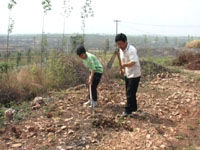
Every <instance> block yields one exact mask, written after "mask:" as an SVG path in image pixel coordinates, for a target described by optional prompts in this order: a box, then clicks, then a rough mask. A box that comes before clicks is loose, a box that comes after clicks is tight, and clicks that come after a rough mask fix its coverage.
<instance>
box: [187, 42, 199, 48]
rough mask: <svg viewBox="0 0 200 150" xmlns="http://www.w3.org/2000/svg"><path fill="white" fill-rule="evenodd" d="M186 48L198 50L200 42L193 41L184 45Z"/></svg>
mask: <svg viewBox="0 0 200 150" xmlns="http://www.w3.org/2000/svg"><path fill="white" fill-rule="evenodd" d="M186 47H187V48H200V40H194V41H191V42H189V43H187V44H186Z"/></svg>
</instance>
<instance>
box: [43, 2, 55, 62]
mask: <svg viewBox="0 0 200 150" xmlns="http://www.w3.org/2000/svg"><path fill="white" fill-rule="evenodd" d="M42 6H43V22H42V41H41V64H42V62H43V53H44V52H45V54H46V55H45V57H46V58H45V59H47V46H48V44H47V35H45V27H44V24H45V16H46V15H47V13H48V12H49V11H50V10H51V7H52V5H51V1H50V0H42Z"/></svg>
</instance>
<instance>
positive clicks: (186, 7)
mask: <svg viewBox="0 0 200 150" xmlns="http://www.w3.org/2000/svg"><path fill="white" fill-rule="evenodd" d="M16 1H17V3H18V4H17V5H16V6H15V7H14V9H13V11H12V14H11V16H12V18H13V19H14V20H15V25H14V30H13V33H12V34H40V33H41V32H42V17H43V10H42V6H41V0H16ZM51 1H52V5H53V7H52V11H50V12H49V13H48V14H47V16H46V17H45V32H46V33H62V31H63V17H62V15H61V14H62V1H63V0H51ZM83 1H84V0H71V5H72V6H73V11H72V13H71V15H70V17H69V18H67V23H66V33H81V21H80V12H81V6H82V4H83ZM7 4H8V0H0V34H6V32H7V24H8V9H7ZM92 7H93V10H94V17H92V18H89V19H87V20H86V29H85V33H88V34H91V33H98V34H115V23H114V20H115V19H118V20H120V21H121V22H120V23H119V31H118V32H123V33H126V34H128V35H144V34H151V35H168V36H187V35H191V36H200V11H199V10H200V0H123V1H120V0H92Z"/></svg>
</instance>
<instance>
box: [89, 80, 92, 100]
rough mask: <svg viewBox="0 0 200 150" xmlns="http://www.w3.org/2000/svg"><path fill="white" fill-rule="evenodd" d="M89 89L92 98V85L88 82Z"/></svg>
mask: <svg viewBox="0 0 200 150" xmlns="http://www.w3.org/2000/svg"><path fill="white" fill-rule="evenodd" d="M89 91H90V100H92V87H91V84H89Z"/></svg>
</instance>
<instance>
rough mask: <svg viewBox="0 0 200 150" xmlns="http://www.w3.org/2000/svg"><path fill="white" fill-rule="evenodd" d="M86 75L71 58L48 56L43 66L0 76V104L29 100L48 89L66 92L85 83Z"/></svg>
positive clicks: (83, 68)
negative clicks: (64, 90) (64, 89)
mask: <svg viewBox="0 0 200 150" xmlns="http://www.w3.org/2000/svg"><path fill="white" fill-rule="evenodd" d="M88 73H89V71H87V70H86V69H85V67H84V66H83V64H82V63H81V62H80V60H79V59H77V58H76V57H75V56H65V55H64V54H63V53H57V52H52V53H51V56H50V57H49V60H48V62H47V64H45V65H43V68H41V66H40V65H37V64H34V65H30V66H26V67H23V68H21V69H20V70H19V71H18V70H10V71H8V73H7V74H5V73H4V74H2V76H1V79H0V104H9V103H10V102H12V101H15V102H20V101H22V100H31V99H33V98H34V97H35V96H37V95H41V94H43V93H46V92H48V91H49V90H52V89H63V88H69V87H72V86H75V85H78V84H83V83H86V81H87V79H88Z"/></svg>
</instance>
